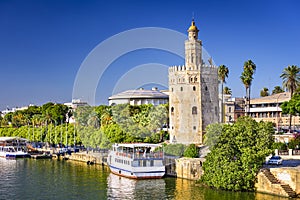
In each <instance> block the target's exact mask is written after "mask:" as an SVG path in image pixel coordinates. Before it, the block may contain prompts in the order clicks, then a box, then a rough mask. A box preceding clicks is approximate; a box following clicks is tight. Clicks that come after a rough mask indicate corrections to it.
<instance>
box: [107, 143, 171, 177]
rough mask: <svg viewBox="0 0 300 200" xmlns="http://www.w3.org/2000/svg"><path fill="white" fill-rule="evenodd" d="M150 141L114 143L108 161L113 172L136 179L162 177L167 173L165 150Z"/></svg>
mask: <svg viewBox="0 0 300 200" xmlns="http://www.w3.org/2000/svg"><path fill="white" fill-rule="evenodd" d="M157 147H159V145H157V144H149V143H131V144H114V145H113V146H112V150H110V151H109V153H108V158H107V163H108V165H109V168H110V170H111V172H112V173H114V174H117V175H119V176H124V177H128V178H134V179H149V178H162V177H163V176H164V175H165V166H164V164H163V159H164V154H163V151H154V150H155V149H156V148H157Z"/></svg>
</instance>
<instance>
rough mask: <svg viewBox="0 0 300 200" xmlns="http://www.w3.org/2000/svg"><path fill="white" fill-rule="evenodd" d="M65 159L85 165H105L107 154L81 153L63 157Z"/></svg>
mask: <svg viewBox="0 0 300 200" xmlns="http://www.w3.org/2000/svg"><path fill="white" fill-rule="evenodd" d="M65 158H66V159H69V160H74V161H80V162H86V163H87V164H99V165H107V153H105V152H104V153H94V152H88V153H87V152H81V153H72V154H71V155H65Z"/></svg>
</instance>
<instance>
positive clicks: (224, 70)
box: [218, 65, 229, 123]
mask: <svg viewBox="0 0 300 200" xmlns="http://www.w3.org/2000/svg"><path fill="white" fill-rule="evenodd" d="M228 74H229V69H228V67H226V66H225V65H220V66H219V68H218V78H219V80H220V81H221V85H222V90H221V91H222V103H221V106H222V108H221V122H222V123H223V122H224V117H223V115H224V108H223V107H224V106H223V104H224V102H223V101H224V89H223V87H224V83H226V78H227V77H228Z"/></svg>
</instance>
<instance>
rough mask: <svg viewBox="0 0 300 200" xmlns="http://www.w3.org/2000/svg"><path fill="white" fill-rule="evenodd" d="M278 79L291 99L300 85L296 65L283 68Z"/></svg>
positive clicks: (298, 70)
mask: <svg viewBox="0 0 300 200" xmlns="http://www.w3.org/2000/svg"><path fill="white" fill-rule="evenodd" d="M280 78H282V81H283V88H284V89H286V90H287V91H289V92H290V93H291V97H292V96H293V94H294V91H295V90H296V89H297V88H298V87H299V85H300V68H299V67H297V66H296V65H291V66H288V67H286V68H284V70H283V72H282V74H281V75H280Z"/></svg>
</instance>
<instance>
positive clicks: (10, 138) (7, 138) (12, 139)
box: [0, 137, 27, 142]
mask: <svg viewBox="0 0 300 200" xmlns="http://www.w3.org/2000/svg"><path fill="white" fill-rule="evenodd" d="M14 140H20V141H24V142H25V141H27V139H25V138H20V137H0V142H8V141H14Z"/></svg>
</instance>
